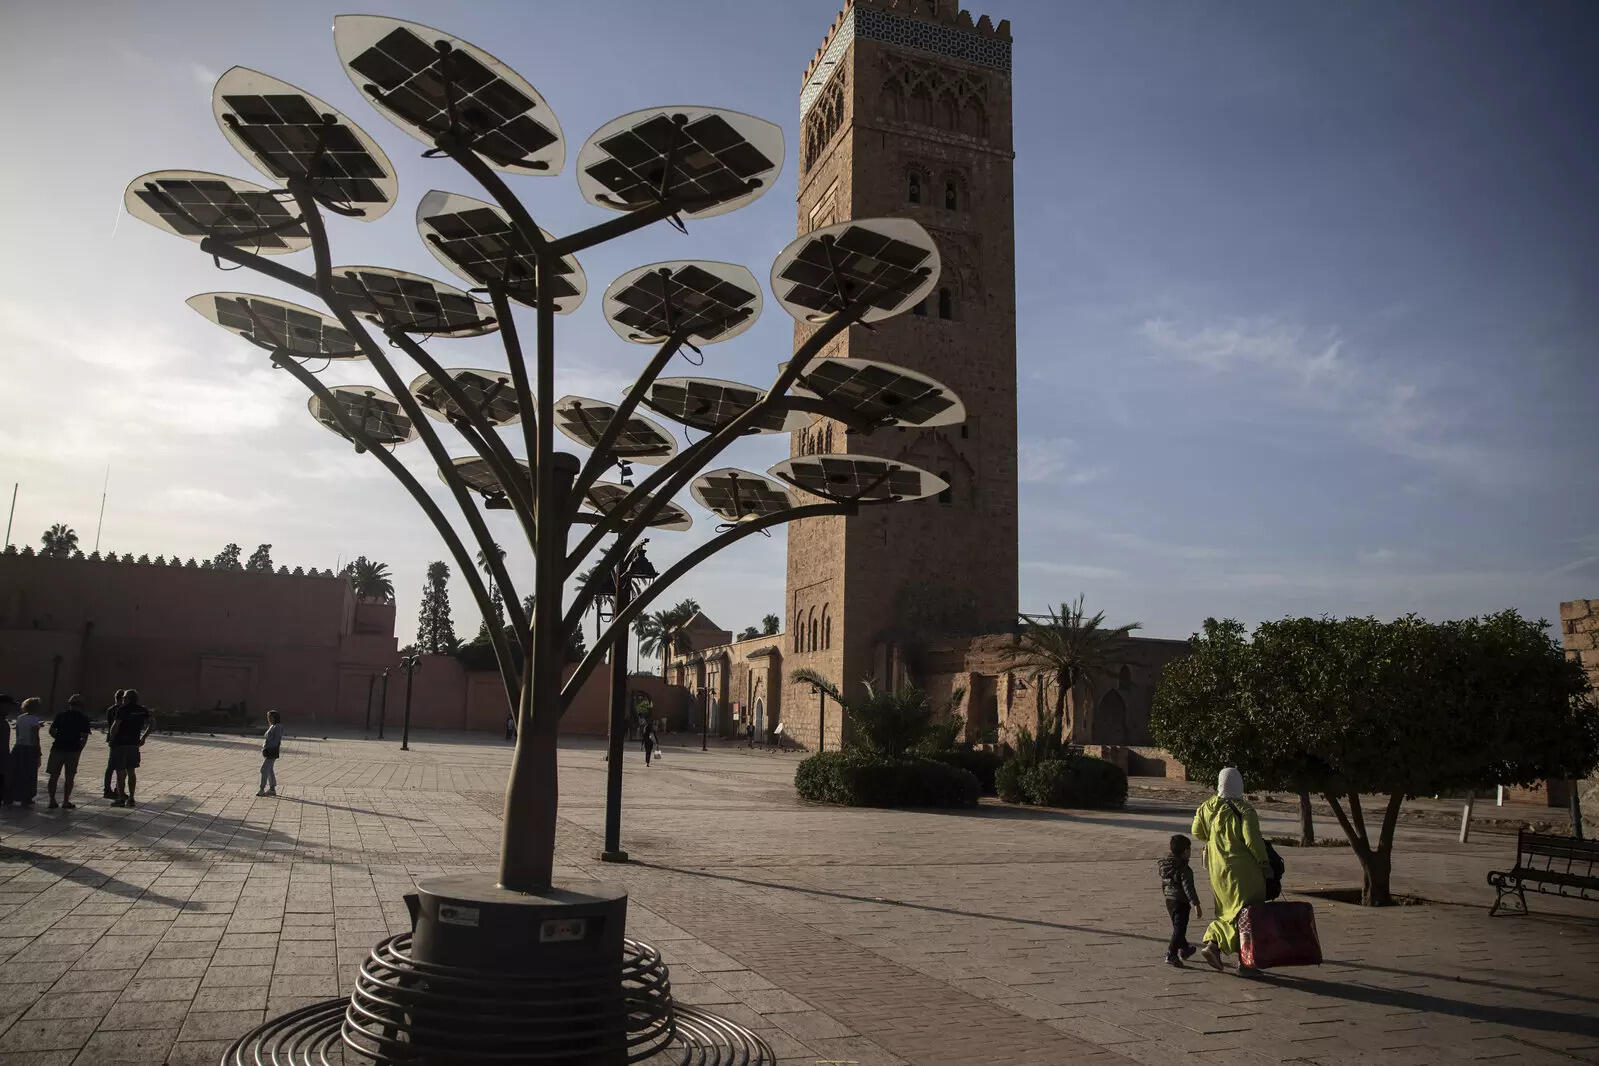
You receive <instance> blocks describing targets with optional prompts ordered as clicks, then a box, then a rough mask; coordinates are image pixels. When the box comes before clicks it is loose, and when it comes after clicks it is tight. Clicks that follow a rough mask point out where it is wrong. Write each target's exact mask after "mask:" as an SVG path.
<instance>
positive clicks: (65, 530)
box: [39, 522, 78, 559]
mask: <svg viewBox="0 0 1599 1066" xmlns="http://www.w3.org/2000/svg"><path fill="white" fill-rule="evenodd" d="M39 543H41V544H43V545H44V547H43V548H42V549H41V550H40V552H39V554H40V555H46V556H49V557H50V558H52V559H65V558H67V557H68V556H69V555H71V554H72V553H73V551H75V550H76V549H77V547H78V534H77V533H76V532H75V531H74V530H73V528H72V527H71V526H68V525H63V524H62V523H60V522H57V523H56V524H55V525H53V526H51V527H50V528H49V529H47V530H45V531H44V536H42V537H40V538H39Z"/></svg>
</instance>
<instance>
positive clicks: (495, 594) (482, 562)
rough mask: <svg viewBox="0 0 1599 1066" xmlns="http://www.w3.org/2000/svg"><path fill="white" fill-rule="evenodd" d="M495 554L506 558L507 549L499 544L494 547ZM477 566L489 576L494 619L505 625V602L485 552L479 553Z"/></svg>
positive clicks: (490, 599)
mask: <svg viewBox="0 0 1599 1066" xmlns="http://www.w3.org/2000/svg"><path fill="white" fill-rule="evenodd" d="M494 553H495V554H496V555H497V556H499V558H501V559H504V558H505V549H504V548H502V547H500V546H499V545H498V544H495V545H494ZM477 565H478V569H480V570H482V571H483V572H484V573H485V574H488V575H489V603H490V604H491V605H492V606H493V607H494V619H495V621H497V622H499V623H500V625H504V624H505V607H504V603H505V601H504V600H503V599H501V598H500V590H499V589H498V588H496V587H495V585H494V574H493V572H492V571H490V569H489V557H488V556H487V555H485V554H484V553H483V552H478V553H477Z"/></svg>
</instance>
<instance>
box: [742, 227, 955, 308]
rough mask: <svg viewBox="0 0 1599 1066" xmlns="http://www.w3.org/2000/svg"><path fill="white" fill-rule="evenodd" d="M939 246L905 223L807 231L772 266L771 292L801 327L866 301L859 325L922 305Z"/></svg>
mask: <svg viewBox="0 0 1599 1066" xmlns="http://www.w3.org/2000/svg"><path fill="white" fill-rule="evenodd" d="M938 271H939V257H938V246H937V245H935V244H934V243H933V238H932V237H930V236H928V234H927V231H926V230H924V229H922V227H921V226H920V225H918V224H917V223H915V222H912V221H911V220H910V219H906V218H868V219H861V220H860V221H856V222H840V223H839V224H838V225H836V226H827V227H826V228H824V229H818V230H812V231H811V232H810V233H807V234H806V235H805V236H803V237H801V238H799V239H798V240H796V241H794V242H792V243H791V244H790V245H789V246H788V247H787V248H784V249H783V251H782V254H780V255H779V256H778V257H777V261H776V262H774V263H773V264H772V292H773V294H775V295H776V296H777V299H778V302H780V303H781V304H782V305H783V307H784V309H785V310H786V311H788V313H789V314H791V315H793V316H794V317H795V318H797V319H800V320H801V321H804V322H820V321H822V320H824V319H826V318H828V317H829V316H831V315H832V314H834V313H835V312H838V311H842V310H843V309H844V308H845V307H847V306H848V305H849V304H851V303H853V302H854V301H856V300H858V299H860V298H861V297H862V296H864V297H866V299H867V308H866V313H865V314H864V315H863V316H862V317H861V321H863V322H877V321H880V320H882V319H885V318H890V317H892V316H894V315H897V314H899V313H900V312H901V311H905V310H907V309H908V308H910V307H911V305H912V304H916V303H919V302H921V301H922V300H923V299H925V298H926V296H927V294H928V293H929V292H931V291H932V288H933V286H934V285H935V284H936V283H937V281H938Z"/></svg>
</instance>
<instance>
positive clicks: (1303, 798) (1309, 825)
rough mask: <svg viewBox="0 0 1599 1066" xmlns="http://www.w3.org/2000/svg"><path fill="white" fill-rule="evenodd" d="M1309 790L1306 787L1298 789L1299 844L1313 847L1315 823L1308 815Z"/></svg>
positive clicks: (1314, 842)
mask: <svg viewBox="0 0 1599 1066" xmlns="http://www.w3.org/2000/svg"><path fill="white" fill-rule="evenodd" d="M1310 814H1311V812H1310V792H1309V791H1307V790H1306V789H1300V790H1299V846H1300V847H1302V848H1310V847H1315V845H1316V824H1315V822H1314V821H1312V820H1311V816H1310Z"/></svg>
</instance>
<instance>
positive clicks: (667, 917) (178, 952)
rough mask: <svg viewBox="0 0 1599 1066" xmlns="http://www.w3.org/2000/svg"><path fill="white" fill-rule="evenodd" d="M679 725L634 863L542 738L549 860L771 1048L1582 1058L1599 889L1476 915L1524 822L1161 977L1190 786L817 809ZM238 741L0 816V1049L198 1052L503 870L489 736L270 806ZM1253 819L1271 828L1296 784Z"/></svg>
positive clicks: (294, 750) (1153, 1058)
mask: <svg viewBox="0 0 1599 1066" xmlns="http://www.w3.org/2000/svg"><path fill="white" fill-rule="evenodd" d="M667 739H668V742H669V744H668V747H667V749H666V757H665V759H664V760H663V761H662V762H661V763H658V764H656V765H655V766H652V767H650V768H648V769H645V767H644V765H643V761H642V757H641V756H639V754H638V752H637V747H636V745H635V746H633V747H632V748H631V749H630V751H629V752H628V756H627V759H628V764H627V771H628V772H627V779H626V789H627V807H626V815H625V820H624V840H623V844H624V846H625V847H626V848H627V849H628V850H629V851H630V852H631V853H632V855H633V857H634V859H635V860H636V861H635V863H633V864H630V865H627V866H609V865H601V864H600V863H598V862H595V861H593V860H592V859H591V856H592V854H593V853H594V852H595V851H596V850H597V848H598V843H599V832H600V828H601V825H602V819H603V809H602V801H601V796H602V788H603V782H604V770H605V767H604V763H603V761H602V754H603V753H602V750H601V749H600V747H599V746H598V745H597V744H594V743H582V742H573V743H571V744H569V745H568V746H567V747H565V748H564V749H563V751H562V754H561V772H562V778H561V788H562V793H563V801H562V808H561V817H562V821H561V841H560V851H559V855H558V857H557V861H558V863H559V864H560V866H559V869H558V877H560V878H561V879H564V880H566V881H571V882H582V881H588V880H591V879H596V878H604V879H607V880H612V881H616V882H620V883H621V884H623V885H625V886H626V887H627V888H628V890H629V892H630V893H631V903H630V911H629V929H630V932H631V934H632V935H634V936H636V937H639V938H641V939H644V940H648V941H650V942H652V943H654V944H655V945H656V946H657V947H659V948H660V949H661V951H662V952H663V954H664V955H665V957H666V960H667V962H668V963H669V964H670V966H671V968H672V979H673V987H674V990H675V992H676V994H677V996H678V997H679V998H680V999H682V1000H684V1001H685V1002H691V1003H696V1004H700V1005H704V1006H709V1007H711V1008H713V1009H715V1010H717V1011H718V1012H720V1013H722V1014H725V1015H727V1016H728V1017H730V1018H733V1019H735V1020H737V1021H739V1022H741V1023H743V1024H746V1025H748V1026H750V1027H752V1028H755V1029H757V1030H758V1031H760V1032H761V1033H762V1034H763V1035H764V1036H765V1037H766V1038H767V1039H768V1040H769V1041H770V1042H771V1044H772V1045H773V1047H774V1048H775V1049H776V1050H777V1052H778V1054H779V1056H780V1057H781V1060H782V1061H783V1062H784V1063H785V1064H800V1063H804V1064H807V1066H810V1064H814V1063H823V1062H825V1063H834V1064H844V1063H848V1064H860V1066H866V1064H874V1066H882V1064H894V1063H917V1064H929V1066H941V1064H961V1063H1018V1064H1021V1063H1033V1064H1055V1063H1107V1064H1108V1063H1124V1062H1139V1063H1149V1064H1164V1063H1182V1062H1210V1063H1275V1062H1297V1063H1316V1064H1331V1063H1359V1062H1373V1063H1377V1062H1381V1063H1406V1062H1415V1063H1439V1062H1456V1061H1462V1060H1469V1061H1475V1060H1498V1061H1502V1062H1508V1063H1571V1062H1595V1063H1599V907H1595V906H1594V905H1592V904H1587V905H1583V904H1579V903H1575V902H1572V901H1556V900H1548V899H1546V898H1543V897H1537V898H1535V899H1534V900H1533V902H1532V906H1533V910H1534V912H1535V913H1534V914H1533V915H1532V916H1531V917H1526V918H1517V917H1510V918H1495V919H1490V918H1488V916H1487V904H1488V902H1489V901H1490V899H1491V895H1492V893H1491V890H1489V888H1488V887H1487V885H1486V884H1485V883H1484V880H1483V878H1484V875H1485V873H1486V871H1487V870H1489V869H1490V868H1493V867H1496V866H1502V865H1504V864H1506V863H1507V862H1508V861H1509V860H1510V859H1511V852H1512V851H1513V850H1514V838H1513V837H1509V836H1504V835H1495V834H1488V833H1480V834H1478V835H1477V836H1476V837H1475V838H1474V839H1473V841H1472V843H1471V844H1469V845H1465V846H1461V845H1458V844H1456V843H1455V842H1454V839H1453V834H1452V833H1449V832H1444V831H1440V830H1435V829H1422V828H1411V827H1407V828H1405V829H1403V830H1402V833H1401V837H1402V839H1401V849H1400V853H1399V855H1398V862H1397V869H1396V872H1395V887H1396V889H1397V890H1398V891H1400V892H1403V893H1410V894H1413V895H1417V896H1421V897H1424V898H1426V899H1427V900H1429V901H1431V902H1428V903H1426V904H1423V905H1417V906H1406V907H1394V908H1389V909H1385V910H1381V911H1373V910H1367V909H1363V908H1360V907H1356V906H1352V905H1348V904H1342V903H1337V902H1331V901H1327V900H1321V899H1318V900H1316V901H1315V902H1316V907H1317V917H1318V924H1319V927H1320V932H1321V938H1322V944H1323V947H1324V949H1325V952H1326V955H1327V962H1326V963H1325V965H1323V966H1321V967H1319V968H1310V969H1298V970H1290V971H1283V972H1281V973H1280V974H1274V975H1271V976H1262V977H1256V978H1243V977H1239V976H1237V975H1236V974H1231V973H1229V974H1216V973H1213V972H1211V971H1209V970H1208V969H1205V968H1203V967H1191V968H1189V969H1187V970H1183V971H1178V970H1174V969H1172V968H1170V967H1167V966H1165V965H1163V964H1162V963H1161V955H1162V952H1163V944H1164V941H1165V938H1166V929H1165V913H1164V910H1163V908H1162V905H1161V898H1160V889H1159V885H1158V882H1157V880H1156V877H1155V870H1154V859H1155V857H1156V856H1157V855H1158V854H1159V853H1160V852H1161V850H1162V849H1163V848H1164V847H1165V839H1166V837H1167V836H1168V835H1169V834H1170V833H1172V832H1176V831H1182V832H1186V831H1187V828H1188V821H1189V815H1190V813H1191V808H1190V807H1189V806H1187V805H1186V804H1185V803H1183V802H1182V801H1181V800H1180V799H1170V798H1166V797H1156V798H1135V799H1133V800H1132V801H1130V803H1129V808H1128V810H1127V811H1126V812H1124V813H1114V814H1105V813H1083V814H1074V813H1070V812H1064V811H1039V810H1032V809H1022V808H1011V807H1005V806H1003V805H998V804H992V802H991V801H989V802H987V803H985V805H984V807H983V808H982V809H981V810H980V811H977V812H974V813H959V814H942V813H928V812H907V811H868V810H841V809H833V808H823V807H813V806H808V805H803V804H800V803H799V802H797V801H796V800H795V798H794V795H793V789H792V787H791V784H790V782H791V780H792V776H793V770H794V766H795V765H796V763H797V757H796V756H793V755H778V754H773V753H765V752H749V751H745V750H742V749H734V748H727V749H721V750H714V751H711V752H709V753H701V752H700V751H699V750H698V742H697V738H695V742H694V744H693V746H692V747H674V746H671V744H670V741H671V740H673V739H677V738H667ZM101 750H102V749H101V748H100V746H99V745H98V741H96V742H95V743H94V744H91V746H90V748H89V750H88V752H87V753H86V756H87V758H86V760H85V761H86V764H88V763H92V762H93V760H94V759H95V758H96V757H97V756H98V755H99V754H100V752H101ZM258 750H259V741H258V740H249V739H241V738H235V737H222V736H218V737H208V736H192V737H176V738H174V737H159V736H158V737H154V738H152V739H151V741H150V744H149V746H148V747H147V749H146V752H145V767H144V769H143V770H141V775H140V776H141V786H142V795H141V797H140V799H141V803H140V806H139V807H138V808H137V809H134V810H121V809H113V808H111V807H110V806H109V805H108V803H107V802H106V801H104V800H102V799H100V797H99V792H100V789H99V786H100V780H99V772H98V771H99V766H98V765H86V766H85V776H84V779H83V784H84V785H86V786H88V787H80V795H79V797H78V799H79V800H80V801H81V803H82V805H81V807H80V808H79V809H78V810H75V811H59V810H58V811H49V810H46V809H44V808H43V796H42V795H41V798H40V804H41V805H40V806H39V807H36V808H34V809H32V810H20V809H17V808H6V809H5V810H4V812H3V813H0V843H3V848H0V960H4V961H3V964H0V982H3V983H4V987H3V988H0V1066H3V1064H11V1063H33V1064H47V1066H53V1064H62V1066H65V1064H68V1063H93V1064H102V1063H119V1062H130V1063H131V1062H137V1063H161V1062H168V1063H173V1064H179V1063H183V1064H189V1063H214V1062H216V1061H217V1059H218V1057H219V1055H220V1054H221V1052H222V1050H223V1049H224V1048H225V1047H226V1045H227V1043H228V1041H229V1040H230V1039H231V1038H233V1037H236V1036H237V1035H238V1034H240V1033H242V1032H244V1031H245V1030H247V1029H249V1028H250V1027H251V1026H253V1025H255V1024H256V1023H258V1022H260V1021H261V1020H262V1018H263V1016H264V1015H267V1014H271V1013H276V1012H279V1011H282V1010H285V1009H288V1008H290V1007H293V1006H296V1005H299V1004H302V1003H306V1002H310V1001H312V1000H315V999H319V998H325V997H328V996H333V995H336V994H340V993H347V992H348V991H349V990H350V988H351V983H352V980H353V975H354V973H355V970H356V967H357V966H358V964H359V962H360V960H361V959H362V958H363V957H364V955H365V953H366V951H367V949H368V948H369V947H370V946H371V945H372V943H373V942H375V941H376V940H378V939H379V938H381V937H383V936H385V935H387V934H389V933H393V932H399V931H402V930H404V929H405V928H407V927H408V924H409V922H408V918H407V916H406V910H405V906H404V904H403V902H402V900H401V896H402V894H403V893H404V892H405V891H407V890H408V888H409V887H410V885H411V883H412V880H413V879H415V878H419V877H424V876H427V875H429V874H434V873H441V872H454V871H459V870H461V869H463V868H470V867H481V868H492V866H493V863H494V853H495V849H496V847H497V836H498V829H497V826H498V822H499V810H500V804H501V790H502V787H503V783H504V780H505V771H506V768H507V766H508V765H509V760H510V749H509V746H508V745H506V744H503V743H501V742H499V741H497V740H495V739H492V738H480V737H474V738H467V737H462V736H452V735H429V736H425V737H424V738H422V739H421V740H413V743H412V750H411V751H410V752H402V751H400V750H399V747H398V744H397V743H395V742H394V741H393V740H392V739H390V740H388V741H384V742H379V741H376V740H365V739H358V738H338V737H335V738H331V739H320V738H291V739H289V740H288V741H287V742H286V743H285V745H284V748H283V758H282V759H281V761H280V764H279V779H280V786H279V787H280V791H281V794H280V795H279V796H278V797H276V798H257V797H256V796H255V787H256V778H255V773H256V769H257V767H258V765H259V759H258V756H257V751H258ZM1135 796H1136V794H1135ZM1263 822H1264V823H1265V828H1266V830H1267V832H1268V833H1283V834H1287V833H1290V832H1292V815H1291V812H1290V811H1288V810H1287V809H1286V808H1284V809H1282V811H1281V812H1280V813H1279V812H1278V811H1277V810H1275V809H1274V810H1273V811H1272V812H1270V813H1268V814H1266V815H1265V816H1264V817H1263ZM1320 829H1321V831H1322V834H1323V835H1324V836H1325V835H1328V834H1330V833H1332V832H1333V830H1334V827H1333V826H1332V825H1330V824H1324V825H1322V826H1320ZM1285 857H1286V859H1287V862H1288V864H1289V873H1288V879H1287V883H1288V887H1289V888H1290V889H1291V890H1293V891H1294V892H1303V891H1313V890H1316V889H1321V888H1330V887H1349V886H1351V885H1358V883H1359V875H1358V869H1357V867H1356V866H1355V863H1354V860H1353V858H1352V857H1351V856H1350V854H1349V852H1348V850H1347V849H1345V848H1320V849H1312V850H1310V851H1309V852H1308V853H1307V852H1302V851H1300V850H1299V849H1285ZM1196 873H1198V875H1199V877H1200V879H1201V881H1203V876H1204V875H1203V872H1202V871H1196ZM1200 894H1201V897H1202V898H1203V899H1204V900H1205V902H1206V910H1207V913H1208V911H1209V892H1208V890H1207V889H1206V888H1204V887H1202V888H1201V890H1200ZM1196 931H1197V929H1196Z"/></svg>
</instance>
